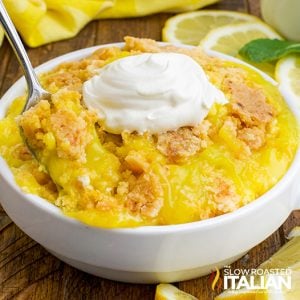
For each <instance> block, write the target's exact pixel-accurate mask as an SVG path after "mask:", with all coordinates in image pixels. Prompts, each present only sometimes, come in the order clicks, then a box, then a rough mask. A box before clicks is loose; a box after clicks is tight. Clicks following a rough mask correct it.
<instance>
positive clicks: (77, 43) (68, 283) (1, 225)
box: [0, 0, 300, 300]
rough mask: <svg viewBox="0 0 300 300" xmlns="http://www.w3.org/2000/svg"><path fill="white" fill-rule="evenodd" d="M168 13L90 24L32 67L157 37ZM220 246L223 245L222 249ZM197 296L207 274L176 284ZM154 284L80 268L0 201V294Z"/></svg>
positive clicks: (38, 53)
mask: <svg viewBox="0 0 300 300" xmlns="http://www.w3.org/2000/svg"><path fill="white" fill-rule="evenodd" d="M211 8H213V9H232V10H237V11H244V12H247V11H248V12H249V13H252V14H255V15H259V0H252V1H251V0H248V1H246V0H244V1H243V0H223V1H222V2H221V3H219V4H216V5H213V6H212V7H211ZM169 16H170V15H168V14H159V15H154V16H149V17H144V18H135V19H126V20H125V19H123V20H104V21H95V22H92V23H90V24H89V25H88V26H87V27H86V28H85V29H83V30H82V31H81V32H80V34H79V35H78V36H77V37H76V38H74V39H71V40H67V41H62V42H57V43H52V44H50V45H46V46H43V47H39V48H37V49H28V53H29V56H30V59H31V61H32V63H33V65H34V66H36V65H39V64H41V63H43V62H45V61H47V60H49V59H51V58H53V57H56V56H58V55H61V54H64V53H67V52H70V51H73V50H76V49H80V48H85V47H89V46H93V45H97V44H104V43H111V42H118V41H121V40H122V37H123V36H125V35H133V36H137V37H149V38H153V39H156V40H160V39H161V29H162V26H163V24H164V22H165V20H166V19H167V18H168V17H169ZM0 61H1V64H0V78H1V82H0V95H2V94H3V93H4V92H5V91H6V90H7V89H8V88H9V87H10V85H11V84H12V83H13V82H14V81H15V80H16V78H18V77H19V76H21V71H20V68H19V66H18V63H17V60H16V59H15V57H14V55H13V53H12V51H11V49H10V47H9V45H8V43H7V41H5V42H4V44H3V46H2V47H1V48H0ZM295 225H300V211H295V212H294V213H292V214H291V216H290V217H289V218H288V220H287V221H286V222H285V224H284V225H283V226H282V227H280V229H279V230H277V231H276V232H275V233H274V234H273V235H272V236H270V237H269V238H268V239H267V240H265V241H264V242H263V243H261V244H260V245H258V246H257V247H255V248H254V249H252V250H251V251H250V252H249V253H248V254H247V255H246V256H245V257H244V258H242V259H240V260H239V261H237V262H236V263H234V265H233V267H244V268H252V267H257V266H258V265H259V264H260V263H261V262H262V261H264V260H265V259H267V258H269V257H270V256H271V255H272V254H273V253H274V252H275V251H276V250H277V249H278V248H280V247H281V246H282V245H283V244H284V243H285V241H286V240H285V236H286V234H287V233H288V232H289V231H290V230H291V228H292V227H294V226H295ZM220 251H222V249H220ZM176 285H177V286H178V287H179V288H181V289H183V290H185V291H187V292H189V293H192V294H193V295H195V296H196V297H198V298H199V299H201V300H207V299H213V296H214V294H213V293H212V292H211V289H210V285H209V284H208V276H205V277H202V278H199V279H195V280H190V281H187V282H181V283H178V284H176ZM154 292H155V286H154V285H135V284H125V283H118V282H113V281H109V280H105V279H102V278H97V277H94V276H91V275H88V274H86V273H84V272H81V271H78V270H76V269H74V268H72V267H70V266H68V265H66V264H64V263H63V262H61V261H60V260H58V259H57V258H55V257H54V256H52V255H51V254H49V253H48V252H47V251H46V250H45V249H44V248H43V247H41V246H40V245H38V244H37V243H35V242H34V241H33V240H32V239H30V238H29V237H28V236H27V235H25V234H24V233H23V232H22V231H21V230H20V229H19V228H18V227H17V226H16V225H14V223H13V222H12V221H11V220H10V219H9V217H8V216H7V215H6V214H5V212H4V211H3V209H2V208H1V206H0V299H30V300H31V299H32V300H33V299H38V300H40V299H55V300H56V299H68V300H69V299H71V300H73V299H141V300H146V299H153V297H154Z"/></svg>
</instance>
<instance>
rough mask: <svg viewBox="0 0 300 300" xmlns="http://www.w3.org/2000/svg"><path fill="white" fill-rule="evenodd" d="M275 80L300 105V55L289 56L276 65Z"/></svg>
mask: <svg viewBox="0 0 300 300" xmlns="http://www.w3.org/2000/svg"><path fill="white" fill-rule="evenodd" d="M275 78H276V80H277V81H278V82H279V84H280V85H281V87H282V88H284V90H285V91H286V93H288V94H289V95H290V97H293V98H294V99H296V100H297V101H298V103H299V104H300V55H289V56H286V57H284V58H282V59H280V60H279V61H278V62H277V64H276V69H275Z"/></svg>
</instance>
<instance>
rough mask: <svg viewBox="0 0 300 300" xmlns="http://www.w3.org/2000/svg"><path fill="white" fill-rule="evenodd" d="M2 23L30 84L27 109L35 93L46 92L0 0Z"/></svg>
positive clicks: (0, 19)
mask: <svg viewBox="0 0 300 300" xmlns="http://www.w3.org/2000/svg"><path fill="white" fill-rule="evenodd" d="M0 24H1V25H2V26H3V29H4V32H5V35H6V37H7V39H8V41H9V43H10V45H11V47H12V48H13V50H14V52H15V55H16V57H17V59H18V61H19V62H20V64H21V67H22V69H23V71H24V75H25V79H26V81H27V86H28V97H27V103H26V105H25V110H26V108H27V106H28V104H29V103H28V100H29V99H30V98H32V96H33V95H42V94H44V93H45V91H44V90H43V89H42V87H41V86H40V84H39V82H38V79H37V77H36V74H35V72H34V70H33V68H32V65H31V62H30V60H29V58H28V55H27V53H26V50H25V48H24V46H23V43H22V41H21V39H20V37H19V35H18V33H17V31H16V28H15V26H14V25H13V23H12V21H11V19H10V17H9V15H8V13H7V11H6V9H5V7H4V4H3V2H2V1H1V0H0Z"/></svg>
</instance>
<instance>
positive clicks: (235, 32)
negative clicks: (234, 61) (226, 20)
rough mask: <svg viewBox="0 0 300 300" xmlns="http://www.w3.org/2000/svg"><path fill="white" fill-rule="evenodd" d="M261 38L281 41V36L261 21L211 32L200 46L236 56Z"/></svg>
mask: <svg viewBox="0 0 300 300" xmlns="http://www.w3.org/2000/svg"><path fill="white" fill-rule="evenodd" d="M259 38H271V39H281V36H280V35H279V34H278V33H276V31H274V30H273V29H272V28H271V27H270V26H268V25H267V24H265V23H263V22H261V21H257V22H246V23H238V24H231V25H225V26H221V27H219V28H216V29H213V30H211V31H210V32H209V33H208V34H207V35H206V36H205V38H204V39H203V40H202V41H201V42H200V46H201V47H202V48H203V49H204V50H215V51H219V52H222V53H225V54H228V55H231V56H236V55H237V54H238V51H239V49H241V48H242V46H244V45H245V44H246V43H248V42H250V41H252V40H255V39H259Z"/></svg>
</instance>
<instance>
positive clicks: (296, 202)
mask: <svg viewBox="0 0 300 300" xmlns="http://www.w3.org/2000/svg"><path fill="white" fill-rule="evenodd" d="M122 45H123V44H122V43H119V44H111V45H103V46H101V47H104V46H105V47H107V46H122ZM98 48H99V46H97V47H92V48H87V49H83V50H79V51H75V52H72V53H69V54H66V55H63V56H60V57H58V58H55V59H53V60H51V61H49V62H47V63H45V64H43V65H41V66H40V67H38V68H37V69H36V71H37V72H44V71H47V70H49V69H52V68H53V67H54V66H56V65H58V64H59V63H62V62H66V61H72V60H78V59H81V58H83V57H85V56H87V55H89V54H90V53H92V52H93V51H94V50H96V49H98ZM209 54H210V55H213V56H219V57H220V56H221V57H223V58H226V59H229V60H234V61H237V60H236V59H232V58H230V57H227V56H225V55H221V54H217V53H215V52H211V53H209ZM258 72H260V71H258ZM264 76H265V78H267V79H268V80H269V81H271V82H273V83H274V81H273V80H272V79H271V78H269V77H267V76H266V75H264ZM274 84H275V83H274ZM24 92H25V81H24V78H22V79H20V80H18V81H17V82H16V83H15V84H14V85H13V86H12V87H11V88H10V89H9V90H8V91H7V92H6V94H5V95H4V96H3V98H2V100H1V102H0V118H3V117H4V115H5V112H6V110H7V108H8V107H9V105H10V104H11V102H12V101H13V99H15V98H16V97H17V96H20V95H22V94H24ZM282 94H283V95H284V96H285V95H286V93H285V91H284V90H282ZM285 98H286V102H287V103H288V105H289V106H290V108H291V110H292V111H293V112H294V114H295V115H296V117H297V119H298V120H300V109H299V107H298V106H297V104H296V103H293V99H291V98H290V97H285ZM0 177H1V180H0V192H1V204H2V206H3V208H4V209H5V211H6V212H7V214H8V215H9V216H10V218H11V219H12V220H13V221H14V222H15V223H16V224H17V225H18V226H19V227H20V228H21V229H22V230H23V231H24V232H25V233H26V234H28V235H29V236H30V237H31V238H33V239H34V240H35V241H37V242H38V243H39V244H41V245H42V246H44V247H45V248H47V249H48V250H49V252H51V253H52V254H53V255H55V256H57V257H58V258H60V259H61V260H63V261H65V262H66V263H68V264H70V265H72V266H74V267H76V268H78V269H81V270H83V271H86V272H88V273H91V274H94V275H97V276H101V277H105V278H109V279H113V280H118V281H125V282H136V283H156V282H174V281H181V280H187V279H191V278H195V277H199V276H201V275H204V274H207V273H209V272H211V270H212V269H214V268H215V267H216V266H217V267H222V266H224V265H227V264H230V263H232V262H233V261H234V260H236V259H238V258H239V257H241V256H242V255H243V254H244V253H246V252H247V251H248V250H249V249H251V248H252V247H254V246H255V245H257V244H258V243H260V242H261V241H263V240H264V239H266V238H267V237H268V236H269V235H270V234H272V233H273V232H274V231H275V230H277V228H278V227H279V226H280V225H281V224H282V223H283V222H284V221H285V220H286V218H287V217H288V216H289V214H290V213H291V211H292V210H293V209H297V208H300V185H299V182H298V181H299V180H298V179H299V177H300V150H298V152H297V154H296V156H295V158H294V161H293V163H292V165H291V166H290V168H289V170H288V171H287V173H286V174H285V176H284V177H283V178H282V179H281V180H280V181H279V182H278V183H277V184H276V186H274V187H273V188H272V189H270V190H269V191H268V192H267V193H265V194H264V195H263V196H261V197H260V198H259V199H257V200H256V201H253V202H252V203H250V204H248V205H246V206H244V207H242V208H240V209H238V210H236V211H234V212H232V213H228V214H225V215H222V216H218V217H215V218H211V219H208V220H204V221H198V222H193V223H187V224H180V225H168V226H149V227H139V228H134V229H101V228H96V227H92V226H87V225H85V224H82V223H80V222H79V221H76V220H74V219H71V218H69V217H66V216H65V215H63V214H62V212H61V211H60V209H59V208H57V207H55V206H54V205H52V204H51V203H49V202H47V201H46V200H44V199H42V198H40V197H37V196H35V195H30V194H25V193H23V192H22V191H21V190H20V188H19V187H18V186H17V185H16V183H15V181H14V178H13V175H12V173H11V171H10V170H9V168H8V166H7V165H6V162H5V161H4V160H3V159H2V158H1V157H0ZM297 178H298V179H297Z"/></svg>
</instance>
